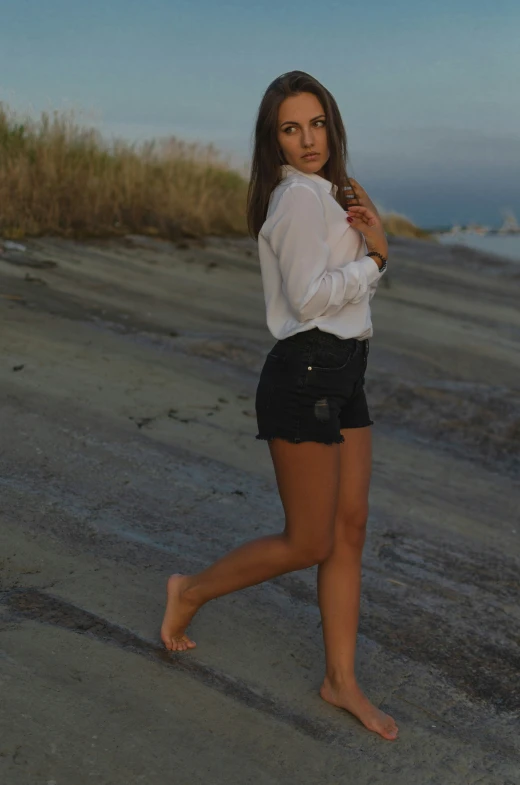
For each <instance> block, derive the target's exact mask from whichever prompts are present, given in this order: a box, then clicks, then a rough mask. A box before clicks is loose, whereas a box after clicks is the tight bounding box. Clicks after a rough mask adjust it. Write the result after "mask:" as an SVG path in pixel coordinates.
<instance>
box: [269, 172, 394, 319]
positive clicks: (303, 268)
mask: <svg viewBox="0 0 520 785" xmlns="http://www.w3.org/2000/svg"><path fill="white" fill-rule="evenodd" d="M272 218H273V221H274V224H273V226H272V228H271V230H270V232H269V236H268V238H267V239H268V241H269V243H270V245H271V248H272V249H273V251H274V253H275V254H276V257H277V258H278V262H279V265H280V272H281V276H282V291H283V293H284V295H285V297H286V298H287V300H288V302H289V304H290V306H291V308H292V310H293V312H294V314H295V316H296V318H297V319H298V321H300V322H305V321H308V320H309V319H315V318H316V317H318V316H326V315H328V314H331V313H334V312H336V311H337V310H338V309H339V308H340V307H341V306H343V305H345V304H346V303H349V302H359V300H361V299H362V297H363V296H364V295H365V294H366V292H367V291H368V289H369V286H370V284H371V283H372V282H374V281H376V280H377V279H378V278H379V276H380V273H379V265H378V264H377V262H376V261H375V260H374V258H373V257H371V256H365V257H363V258H362V259H358V260H356V261H352V262H347V263H346V264H345V265H344V266H342V267H339V268H338V269H336V270H327V261H328V259H329V256H330V248H329V246H328V244H327V242H326V236H327V226H326V222H325V214H324V211H323V205H322V204H321V202H320V200H319V198H318V196H317V195H316V194H315V193H314V191H313V190H312V189H311V188H309V187H308V186H306V185H304V184H303V183H296V184H294V185H292V186H289V187H288V188H287V189H286V190H285V191H284V193H283V194H282V196H281V197H280V201H279V203H278V205H277V206H276V209H275V211H274V213H273V215H272Z"/></svg>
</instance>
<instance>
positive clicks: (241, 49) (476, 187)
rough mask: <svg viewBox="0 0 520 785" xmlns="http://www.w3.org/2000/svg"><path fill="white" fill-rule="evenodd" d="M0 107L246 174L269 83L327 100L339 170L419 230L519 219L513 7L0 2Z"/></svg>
mask: <svg viewBox="0 0 520 785" xmlns="http://www.w3.org/2000/svg"><path fill="white" fill-rule="evenodd" d="M0 11H1V15H2V25H1V26H0V101H1V102H3V103H5V104H7V105H8V106H9V107H10V108H11V109H14V110H16V111H18V112H21V113H22V114H31V115H32V116H38V115H39V113H40V112H41V111H43V110H45V111H53V110H59V111H63V110H66V111H68V110H73V111H74V112H75V113H76V114H77V116H78V119H79V121H80V122H82V123H85V124H86V125H94V126H96V127H98V128H99V129H100V130H101V131H102V132H103V133H104V134H105V135H106V136H107V137H112V136H118V137H124V138H126V139H128V140H130V141H140V140H144V139H150V138H153V137H165V136H171V135H174V136H176V137H178V138H180V139H184V140H187V141H198V142H200V143H202V144H208V143H213V144H214V145H215V146H216V147H218V148H219V149H220V150H222V151H223V156H224V157H225V158H227V159H228V160H229V161H230V163H232V164H233V165H236V166H244V165H246V166H247V164H248V162H249V160H250V157H251V152H252V140H253V130H254V123H255V117H256V112H257V110H258V106H259V103H260V100H261V98H262V95H263V93H264V91H265V89H266V87H267V86H268V84H269V83H270V82H271V81H272V80H273V79H274V78H275V77H276V76H278V75H280V74H282V73H284V72H286V71H291V70H294V69H298V70H302V71H307V72H308V73H310V74H312V75H313V76H314V77H316V78H317V79H318V80H319V81H320V82H321V83H322V84H323V85H325V87H327V88H328V90H330V92H331V93H332V94H333V95H334V97H335V99H336V101H337V103H338V105H339V108H340V111H341V115H342V118H343V121H344V123H345V127H346V130H347V139H348V152H349V163H348V166H347V171H348V172H349V174H350V175H351V176H353V177H355V178H356V179H357V180H358V181H359V182H360V183H361V184H362V185H363V186H364V187H365V189H366V190H367V191H368V193H369V195H370V196H371V197H372V199H374V201H376V203H377V204H378V205H379V206H381V207H382V208H383V209H385V210H396V211H397V212H400V213H403V214H405V215H407V216H408V217H409V218H411V219H412V220H413V221H415V222H416V223H418V224H420V225H421V226H424V227H434V226H439V225H445V224H448V225H449V224H452V223H468V222H479V223H483V224H486V225H488V226H498V225H500V223H501V222H502V219H503V214H504V210H506V209H512V210H513V212H514V213H515V214H516V215H517V217H518V218H519V219H520V186H519V183H520V89H519V87H518V83H519V78H518V74H520V46H519V45H518V40H519V39H520V3H518V0H495V1H494V2H492V3H489V2H487V3H484V2H483V0H436V2H435V3H421V4H420V3H418V2H417V0H394V1H393V2H392V3H388V0H365V2H363V3H353V2H348V0H322V1H321V2H320V3H316V2H315V1H314V2H310V1H309V0H299V1H298V2H295V1H294V0H264V2H261V3H257V4H251V3H247V2H244V0H189V2H186V3H179V2H177V0H147V2H146V3H141V2H136V0H124V1H123V0H112V2H110V3H107V2H106V0H103V2H101V0H89V1H88V2H85V0H81V2H80V1H79V0H46V2H45V3H42V2H41V0H0Z"/></svg>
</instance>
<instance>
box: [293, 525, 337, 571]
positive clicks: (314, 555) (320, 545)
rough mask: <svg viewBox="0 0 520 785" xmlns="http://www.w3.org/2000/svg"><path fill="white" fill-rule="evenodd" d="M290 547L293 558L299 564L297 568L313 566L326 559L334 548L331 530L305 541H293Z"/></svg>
mask: <svg viewBox="0 0 520 785" xmlns="http://www.w3.org/2000/svg"><path fill="white" fill-rule="evenodd" d="M291 547H292V551H293V554H294V559H295V561H296V563H297V564H299V565H300V567H299V569H303V568H304V567H313V566H314V565H315V564H321V562H323V561H325V560H326V559H328V557H329V556H330V554H331V553H332V550H333V548H334V537H333V534H332V532H331V533H330V534H323V535H321V536H320V537H313V538H312V540H309V541H307V542H298V541H296V542H294V541H293V542H292V543H291Z"/></svg>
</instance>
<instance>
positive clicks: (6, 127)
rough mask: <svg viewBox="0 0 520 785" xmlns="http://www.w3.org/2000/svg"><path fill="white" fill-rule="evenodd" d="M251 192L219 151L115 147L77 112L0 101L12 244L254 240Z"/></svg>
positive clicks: (2, 193)
mask: <svg viewBox="0 0 520 785" xmlns="http://www.w3.org/2000/svg"><path fill="white" fill-rule="evenodd" d="M246 193H247V180H246V178H245V177H244V175H243V174H242V173H240V172H238V171H236V170H234V169H232V168H231V166H230V165H229V163H228V162H227V161H225V160H223V159H222V155H221V153H219V151H218V150H217V149H216V148H215V147H214V146H213V145H207V146H203V145H200V144H197V143H191V144H190V143H186V142H183V141H180V140H178V139H176V138H175V137H170V138H169V139H162V140H152V141H150V142H141V143H130V142H126V141H123V140H121V139H118V140H114V141H110V142H107V141H106V140H105V139H104V138H103V137H102V135H101V134H100V133H99V131H97V130H96V129H94V128H86V127H83V126H81V125H79V124H78V123H77V122H76V121H75V118H74V114H73V113H72V112H71V113H66V112H61V113H60V112H54V113H52V114H50V115H49V114H47V113H42V115H41V117H40V118H39V119H38V120H33V119H31V118H23V119H20V118H19V117H17V115H16V114H15V113H14V112H11V111H10V110H9V108H8V107H7V106H6V105H5V104H2V103H0V235H1V236H3V237H4V238H10V239H19V238H23V237H27V236H39V235H48V234H51V235H61V236H65V237H79V238H81V237H96V236H107V235H123V234H127V233H129V232H131V233H140V234H151V235H159V236H161V237H168V238H172V239H176V238H179V237H182V236H191V237H198V236H202V235H206V234H215V235H230V234H231V235H233V234H246V233H247V227H246V219H245V204H246ZM385 221H386V226H387V231H388V233H389V234H405V235H407V236H415V237H416V236H420V235H419V234H418V233H420V232H421V230H420V229H417V227H414V226H413V224H412V223H411V222H409V221H408V220H407V219H406V218H404V217H403V216H395V215H390V216H388V217H387V218H385ZM423 234H424V233H423Z"/></svg>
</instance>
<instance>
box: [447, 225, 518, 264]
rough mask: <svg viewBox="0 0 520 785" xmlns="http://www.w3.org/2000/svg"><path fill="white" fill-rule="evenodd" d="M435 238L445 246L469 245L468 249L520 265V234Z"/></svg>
mask: <svg viewBox="0 0 520 785" xmlns="http://www.w3.org/2000/svg"><path fill="white" fill-rule="evenodd" d="M435 236H436V237H437V238H438V240H439V242H441V243H443V244H444V245H452V244H453V245H467V246H468V248H475V249H476V250H477V251H484V252H485V251H489V252H490V253H494V254H497V255H498V256H504V257H505V258H506V259H514V260H515V261H517V262H519V263H520V234H485V235H481V234H476V233H473V232H468V234H462V235H447V234H437V235H435Z"/></svg>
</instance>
